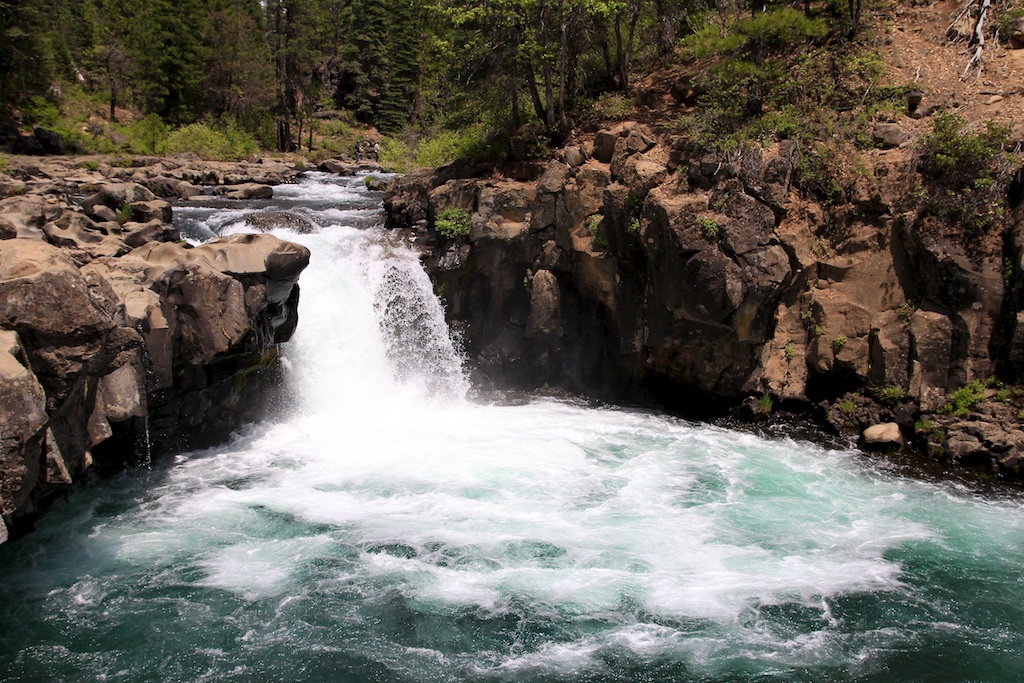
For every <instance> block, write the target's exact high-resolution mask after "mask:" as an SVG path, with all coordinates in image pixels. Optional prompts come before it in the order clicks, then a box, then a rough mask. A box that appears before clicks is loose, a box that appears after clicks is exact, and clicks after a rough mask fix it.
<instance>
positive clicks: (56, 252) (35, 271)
mask: <svg viewBox="0 0 1024 683" xmlns="http://www.w3.org/2000/svg"><path fill="white" fill-rule="evenodd" d="M117 313H118V311H117V304H116V297H115V296H114V295H113V292H112V291H111V290H110V287H109V286H108V285H106V284H105V283H102V282H95V281H89V280H88V279H86V278H85V277H84V276H83V274H82V273H81V272H79V270H78V268H77V267H76V266H75V264H74V262H73V261H72V260H71V259H70V258H69V257H68V256H67V255H66V254H65V253H64V252H63V251H62V250H61V249H58V248H57V247H54V246H52V245H50V244H47V243H46V242H42V241H36V240H20V239H18V240H6V241H2V242H0V327H5V328H7V329H11V330H15V331H16V332H17V333H18V336H19V337H20V339H21V341H22V342H23V343H24V344H25V346H26V349H27V353H28V357H29V359H30V361H31V364H32V368H33V369H34V370H35V372H36V374H37V376H39V378H40V380H41V381H42V382H43V384H44V386H45V387H46V389H47V396H48V398H49V399H51V400H58V401H59V400H61V399H62V396H63V395H64V394H65V393H66V391H67V390H68V389H69V387H71V385H73V384H74V382H75V381H76V380H77V378H78V377H79V376H80V375H95V376H98V375H102V374H104V373H106V372H109V371H110V369H112V368H113V367H116V365H118V364H119V363H118V362H117V360H116V359H117V357H118V355H119V354H121V353H122V352H124V351H126V350H128V349H130V348H133V347H134V346H135V344H136V343H137V335H136V334H135V333H134V330H122V329H119V328H118V327H117V324H116V322H115V317H116V315H117Z"/></svg>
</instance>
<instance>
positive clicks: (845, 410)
mask: <svg viewBox="0 0 1024 683" xmlns="http://www.w3.org/2000/svg"><path fill="white" fill-rule="evenodd" d="M836 408H838V409H839V412H840V413H842V414H843V415H845V416H847V417H850V416H851V415H853V414H854V413H855V412H857V404H856V403H854V402H853V399H850V398H844V399H843V400H842V401H840V402H839V403H837V404H836Z"/></svg>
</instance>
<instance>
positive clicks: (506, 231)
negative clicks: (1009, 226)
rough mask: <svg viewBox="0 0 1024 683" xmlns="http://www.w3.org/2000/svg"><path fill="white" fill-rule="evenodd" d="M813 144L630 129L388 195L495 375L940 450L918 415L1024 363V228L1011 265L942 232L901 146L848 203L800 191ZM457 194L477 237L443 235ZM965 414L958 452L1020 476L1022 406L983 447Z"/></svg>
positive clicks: (874, 157) (489, 375)
mask: <svg viewBox="0 0 1024 683" xmlns="http://www.w3.org/2000/svg"><path fill="white" fill-rule="evenodd" d="M876 134H877V135H878V137H879V138H880V140H881V143H880V144H882V145H883V146H885V147H895V146H898V145H902V144H904V143H905V142H907V140H908V136H907V135H905V134H904V132H903V131H902V130H897V129H895V128H885V127H884V126H879V127H878V128H877V130H876ZM887 154H889V155H888V156H887ZM798 155H799V150H798V149H797V148H796V145H795V143H793V142H791V141H783V142H780V143H776V144H775V145H773V146H771V147H768V148H763V149H754V150H751V151H748V152H745V153H743V154H736V155H732V156H730V157H728V158H717V157H714V156H713V155H710V154H705V155H697V154H696V153H694V152H692V151H691V146H690V145H689V144H688V142H687V140H686V139H685V138H682V137H679V136H674V135H670V134H667V133H665V134H662V133H659V132H658V131H656V130H653V129H651V128H648V127H646V126H645V125H642V124H637V123H629V122H627V123H621V124H617V125H615V126H614V127H611V128H607V129H602V130H598V131H596V132H594V133H593V134H592V135H587V136H581V137H580V138H579V139H575V140H570V141H569V144H568V146H567V147H566V148H565V149H563V150H561V151H559V152H556V153H555V158H554V159H552V160H550V161H548V162H546V163H542V164H539V163H534V164H533V165H532V169H533V171H532V177H531V176H530V174H529V173H527V172H526V169H527V168H528V167H530V165H529V164H523V165H521V166H520V167H519V171H520V172H519V173H518V174H513V173H509V172H508V170H507V169H505V168H503V167H501V168H494V169H484V168H481V167H480V166H479V165H476V164H469V163H459V164H454V165H452V166H449V167H445V168H443V169H439V170H438V171H437V172H433V173H431V172H417V173H413V174H410V175H409V176H406V177H405V178H402V179H400V180H398V181H396V182H395V183H393V184H392V186H391V187H390V188H389V190H388V191H387V192H386V194H385V199H384V205H385V209H386V210H387V212H388V223H387V224H388V226H390V227H391V228H394V229H402V230H408V231H410V232H411V233H412V236H414V238H415V241H416V243H417V244H419V245H420V246H421V247H422V248H423V250H424V260H425V263H426V266H427V269H428V271H429V272H430V274H431V277H432V279H433V280H434V282H435V283H436V285H437V289H438V291H439V292H443V296H444V298H445V300H446V304H447V312H448V316H449V318H450V321H451V322H452V324H453V325H454V326H456V327H458V328H459V329H460V331H461V333H462V336H463V339H464V340H465V343H466V348H467V350H468V352H469V355H470V357H471V358H472V360H473V363H474V366H475V369H476V371H477V373H478V379H479V380H481V381H483V382H487V381H494V382H496V383H498V384H506V385H507V384H512V385H514V386H519V387H522V388H536V387H539V386H542V385H545V384H547V385H551V386H559V387H562V388H565V389H568V390H570V391H575V392H581V393H585V394H589V395H597V396H599V397H602V398H608V399H612V400H621V399H623V398H630V399H632V398H637V397H642V396H654V397H656V398H657V399H658V400H659V401H660V402H661V403H662V405H667V406H669V407H672V408H677V409H679V410H682V411H684V412H685V413H686V414H689V415H695V416H699V415H705V414H707V413H708V412H709V411H718V412H721V411H724V410H728V409H730V408H732V407H735V406H738V405H740V404H741V403H742V402H743V401H744V400H747V399H749V398H750V397H752V396H762V395H768V396H771V397H774V399H775V400H776V402H780V401H781V402H782V403H783V404H784V405H788V406H791V407H794V408H796V409H799V410H802V411H804V412H809V413H811V414H815V415H818V416H821V415H822V414H825V415H834V416H835V419H833V418H831V417H830V418H829V421H830V422H831V423H832V424H833V425H835V426H836V427H837V428H839V429H841V430H844V431H846V430H848V431H849V433H850V434H851V436H852V437H855V436H856V435H859V434H860V433H861V432H862V431H863V430H864V429H865V428H867V427H871V426H872V425H877V424H880V423H896V424H898V430H902V435H903V436H902V437H900V438H904V437H905V438H906V440H907V441H908V442H910V443H912V444H915V445H917V446H919V447H920V448H921V449H922V450H927V444H926V443H925V440H924V437H922V436H921V435H915V433H914V428H913V424H914V422H915V420H917V419H918V418H921V417H922V416H928V415H936V414H937V411H940V410H945V409H946V407H947V406H948V404H949V401H950V396H951V394H952V393H953V392H955V391H956V390H957V389H958V388H960V387H963V386H964V385H965V384H967V383H968V382H970V381H972V380H974V379H976V378H982V379H984V378H987V377H989V376H990V375H993V374H999V375H1001V376H1003V377H1007V378H1009V379H1015V378H1016V377H1017V375H1018V373H1019V372H1020V371H1021V370H1022V369H1024V360H1022V359H1024V351H1021V350H1020V349H1024V341H1020V340H1024V333H1021V332H1020V330H1024V323H1021V321H1024V313H1018V312H1017V309H1016V304H1014V303H1013V302H1019V301H1024V296H1021V292H1018V291H1017V290H1019V289H1021V288H1022V287H1024V284H1021V283H1020V282H1017V281H1015V280H1014V279H1013V276H1014V274H1015V273H1020V272H1024V261H1022V260H1021V258H1022V256H1021V255H1022V254H1024V244H1021V242H1022V241H1024V238H1021V237H1020V235H1024V229H1020V228H1019V227H1018V228H1015V229H1014V230H1012V231H1011V233H1012V235H1011V239H1012V241H1013V245H1012V247H1007V248H1009V251H1010V252H1012V256H1009V257H1008V256H1007V255H1006V253H1004V245H1003V244H1002V243H1000V242H999V241H998V240H990V241H989V242H987V243H985V244H968V243H966V242H965V241H964V240H961V239H958V238H957V236H956V235H955V234H951V233H950V231H948V230H944V229H942V227H941V226H940V225H938V224H936V223H935V219H934V218H932V217H929V216H928V215H927V214H926V213H925V212H922V211H920V210H919V208H918V207H915V206H914V205H913V204H912V203H911V202H909V201H908V200H907V197H908V196H909V195H910V194H911V189H912V188H913V187H914V184H915V182H917V181H916V179H915V171H914V170H913V169H912V168H911V167H910V166H909V165H908V164H907V162H906V155H905V154H902V150H895V151H894V152H892V153H889V152H887V151H886V150H876V151H874V152H871V153H868V154H867V155H866V163H867V164H868V168H867V174H866V177H863V178H861V179H860V180H858V181H857V183H856V184H855V185H854V186H852V187H851V188H850V189H849V191H848V197H847V200H846V201H845V202H840V203H838V204H831V205H830V204H826V203H824V202H818V201H816V200H815V199H814V198H813V197H811V196H808V194H807V193H806V192H804V191H802V190H801V189H800V188H798V187H797V186H796V185H795V183H794V179H795V178H796V177H797V172H798ZM570 161H571V163H570ZM448 207H459V208H461V209H464V210H466V211H467V212H469V213H471V215H472V219H471V225H472V228H471V230H470V232H469V234H468V235H464V236H456V237H451V238H446V237H444V236H442V235H440V234H439V233H438V232H437V231H436V230H435V229H434V220H435V218H436V217H437V216H438V215H439V214H440V213H441V212H442V211H443V210H445V209H446V208H448ZM1018 211H1020V209H1018ZM1022 219H1024V215H1022V216H1017V217H1016V219H1015V220H1016V224H1017V225H1018V226H1019V225H1024V220H1022ZM1007 263H1009V264H1010V265H1006V264H1007ZM1018 280H1019V278H1018ZM1008 294H1009V296H1008ZM854 399H856V401H861V402H862V403H863V405H861V403H857V402H856V401H854ZM848 401H849V402H850V403H849V404H848V403H846V402H848ZM840 404H842V407H843V408H844V409H845V412H844V411H840V410H838V408H837V406H839V405H840ZM851 406H852V407H851ZM1022 414H1024V413H1022ZM938 420H939V417H936V421H938ZM961 422H962V420H960V421H955V423H951V424H949V425H948V431H949V433H950V434H952V433H953V432H956V433H958V434H964V436H963V438H960V439H959V441H958V442H957V443H958V444H959V445H958V446H957V447H956V448H955V449H954V448H947V449H945V450H944V451H943V452H944V454H945V456H944V457H947V458H948V459H950V460H951V461H952V462H958V463H961V464H967V461H968V460H970V462H971V463H976V462H978V461H979V459H984V458H981V456H979V455H978V454H979V453H983V452H984V453H987V454H988V455H987V456H986V457H987V458H988V460H986V462H987V463H988V465H987V466H988V467H990V470H991V471H993V472H995V473H997V474H1005V475H1006V476H1010V477H1016V476H1018V474H1016V472H1018V471H1019V468H1020V467H1019V463H1020V462H1021V458H1022V457H1024V450H1019V449H1020V447H1019V446H1018V445H1017V444H1018V442H1019V440H1020V439H1022V438H1024V429H1022V425H1021V418H1020V417H1019V416H1018V415H1016V414H1014V415H1013V420H1012V424H1011V425H1005V424H1004V425H1002V427H1003V428H1004V431H1006V430H1009V431H1007V432H1006V433H999V434H997V433H995V432H994V431H992V430H989V431H988V432H986V433H985V434H984V438H982V437H981V436H978V435H977V434H975V432H979V430H977V429H975V430H974V432H972V431H971V429H969V428H968V427H960V426H957V425H959V424H960V423H961ZM888 429H889V432H890V433H889V434H888V435H887V437H886V438H887V439H890V441H892V442H893V443H897V444H898V443H899V439H898V438H897V435H894V434H892V433H891V432H892V427H891V426H890V427H889V428H888ZM979 433H980V432H979ZM968 435H970V438H968ZM958 438H959V437H958ZM970 439H973V441H971V440H970ZM975 442H977V444H980V445H977V447H975ZM972 448H973V450H972ZM961 452H962V453H961ZM968 454H969V455H968Z"/></svg>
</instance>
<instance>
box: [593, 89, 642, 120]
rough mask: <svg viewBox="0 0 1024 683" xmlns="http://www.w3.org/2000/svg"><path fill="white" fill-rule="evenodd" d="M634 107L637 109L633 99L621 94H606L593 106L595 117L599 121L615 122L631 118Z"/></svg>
mask: <svg viewBox="0 0 1024 683" xmlns="http://www.w3.org/2000/svg"><path fill="white" fill-rule="evenodd" d="M634 107H636V102H635V101H634V100H633V99H632V98H630V97H625V96H623V95H621V94H619V93H605V94H604V95H601V96H600V97H598V98H597V100H595V101H594V104H593V105H591V108H592V110H593V112H594V116H596V117H597V118H599V119H613V120H621V119H627V118H629V117H630V116H632V115H633V109H634Z"/></svg>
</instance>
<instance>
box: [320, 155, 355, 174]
mask: <svg viewBox="0 0 1024 683" xmlns="http://www.w3.org/2000/svg"><path fill="white" fill-rule="evenodd" d="M317 169H318V170H320V171H323V172H324V173H334V174H336V175H340V176H354V175H355V174H356V171H358V170H359V166H358V165H356V164H349V163H345V162H344V161H341V160H339V159H327V160H326V161H324V162H323V163H322V164H320V166H318V167H317Z"/></svg>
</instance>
